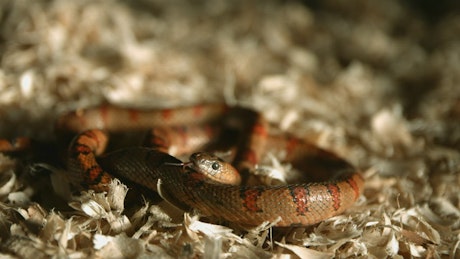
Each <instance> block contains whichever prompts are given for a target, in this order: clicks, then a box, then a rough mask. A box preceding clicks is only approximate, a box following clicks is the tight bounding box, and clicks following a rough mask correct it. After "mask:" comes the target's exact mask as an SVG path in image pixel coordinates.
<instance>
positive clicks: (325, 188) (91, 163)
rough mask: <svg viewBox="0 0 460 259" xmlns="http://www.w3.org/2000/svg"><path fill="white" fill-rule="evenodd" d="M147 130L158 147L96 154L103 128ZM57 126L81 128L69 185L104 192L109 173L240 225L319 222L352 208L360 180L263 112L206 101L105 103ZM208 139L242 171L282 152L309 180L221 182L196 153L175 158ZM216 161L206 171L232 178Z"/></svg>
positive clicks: (347, 167) (71, 149) (70, 164)
mask: <svg viewBox="0 0 460 259" xmlns="http://www.w3.org/2000/svg"><path fill="white" fill-rule="evenodd" d="M152 127H153V128H154V130H153V131H152V133H151V135H152V136H153V137H149V138H148V139H149V142H150V144H152V143H153V146H155V147H156V148H145V147H132V148H125V149H120V150H117V151H114V152H111V153H109V154H106V155H104V156H102V157H101V158H97V157H98V156H99V155H101V154H102V153H103V152H104V150H105V147H106V144H107V142H108V131H128V130H137V129H147V128H152ZM57 129H58V131H61V132H79V134H78V135H77V136H76V137H75V138H74V140H73V142H72V143H71V144H70V147H69V156H68V167H69V171H70V172H71V176H72V177H73V181H74V182H78V183H81V184H82V185H84V186H85V187H87V188H91V189H94V190H97V191H104V190H106V189H107V184H108V183H109V182H110V181H111V179H113V177H114V176H115V177H120V178H124V179H127V180H129V181H132V182H134V183H137V184H139V185H142V186H144V187H147V188H149V189H152V190H155V191H159V192H161V195H162V196H163V197H165V198H167V199H168V201H170V202H171V203H173V204H174V205H176V206H178V207H180V208H183V209H190V208H194V209H197V210H198V211H200V212H201V213H202V214H203V215H211V216H216V217H220V218H223V219H225V220H228V221H231V222H237V223H241V224H245V225H258V224H261V223H263V222H265V221H275V222H276V226H297V225H311V224H315V223H318V222H320V221H322V220H325V219H327V218H330V217H332V216H335V215H338V214H340V213H342V212H343V211H344V210H345V209H347V208H349V207H350V206H352V204H353V203H354V202H355V201H356V200H357V198H358V197H359V196H360V194H361V192H362V188H363V183H364V181H363V178H362V177H361V175H360V174H359V172H358V171H357V170H356V169H355V168H354V167H352V166H351V165H350V164H349V163H348V162H346V161H345V160H343V159H341V158H339V157H338V156H336V155H335V154H333V153H332V152H329V151H326V150H323V149H321V148H319V147H317V146H315V145H313V144H311V143H308V142H306V141H304V140H302V139H299V138H296V137H293V136H289V135H284V134H271V133H270V132H269V129H268V126H267V122H266V121H265V120H264V119H263V117H262V116H261V115H260V114H258V113H256V112H254V111H252V110H248V109H243V108H229V107H227V106H225V105H204V106H194V107H185V108H179V109H174V110H172V109H168V110H155V111H143V110H133V109H123V108H117V107H113V106H103V107H97V108H92V109H86V110H79V111H74V112H71V113H68V114H66V115H64V116H62V117H61V118H60V119H59V120H58V122H57ZM235 136H236V137H235ZM233 137H235V138H233ZM210 138H217V139H219V138H220V139H221V140H222V139H223V141H221V142H222V143H220V144H222V145H223V146H225V148H229V147H231V146H236V147H237V151H236V152H235V156H234V159H233V165H234V166H235V167H236V168H237V169H238V170H239V171H241V172H243V171H246V172H247V171H250V170H252V168H253V167H254V166H256V165H258V164H259V163H260V162H261V161H262V159H263V158H264V156H265V155H266V154H267V153H268V152H271V153H272V154H282V160H283V161H286V162H289V163H291V164H292V165H293V166H294V167H295V168H297V169H298V170H301V171H303V172H304V174H305V175H308V176H309V177H310V178H311V179H313V180H314V182H308V183H307V182H305V183H293V184H284V185H276V186H265V185H238V184H235V183H221V182H217V181H215V180H213V179H211V180H210V179H208V178H207V177H206V176H203V174H201V173H200V172H199V170H198V169H199V167H200V166H204V164H203V163H206V161H207V160H206V159H201V160H200V159H198V158H197V157H198V156H197V155H194V156H191V158H190V160H191V162H190V163H183V162H182V161H181V160H179V159H177V158H176V156H177V155H181V154H183V153H188V152H190V151H193V150H195V149H201V148H209V146H211V147H212V146H213V145H209V143H208V142H209V139H210ZM216 161H218V163H211V164H209V165H208V168H211V170H214V169H215V171H216V176H217V178H219V177H220V176H219V174H221V173H222V174H224V173H229V175H230V176H232V177H233V174H234V173H233V171H231V170H230V169H228V167H227V163H225V162H223V161H221V160H219V159H218V160H216ZM185 164H188V165H190V166H184V165H185ZM157 181H160V184H159V185H157ZM158 186H160V188H159V189H157V187H158Z"/></svg>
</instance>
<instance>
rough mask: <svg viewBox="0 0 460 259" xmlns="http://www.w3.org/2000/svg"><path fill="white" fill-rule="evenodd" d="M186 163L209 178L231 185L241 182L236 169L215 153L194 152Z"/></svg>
mask: <svg viewBox="0 0 460 259" xmlns="http://www.w3.org/2000/svg"><path fill="white" fill-rule="evenodd" d="M186 164H187V165H188V166H189V167H190V168H191V169H193V170H194V171H196V172H198V173H201V174H203V175H205V176H206V177H207V178H208V179H210V180H213V181H217V182H219V183H225V184H232V185H238V184H240V183H241V176H240V174H239V173H238V170H236V169H235V168H234V167H233V166H232V165H231V164H230V163H227V162H225V161H224V160H222V159H221V158H220V157H217V156H215V155H212V154H209V153H204V152H198V153H194V154H192V155H191V156H190V162H189V163H186Z"/></svg>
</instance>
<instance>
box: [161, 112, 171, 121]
mask: <svg viewBox="0 0 460 259" xmlns="http://www.w3.org/2000/svg"><path fill="white" fill-rule="evenodd" d="M173 114H174V111H173V110H171V109H165V110H163V111H162V112H161V116H162V117H163V119H164V120H166V121H168V120H170V119H171V117H172V116H173Z"/></svg>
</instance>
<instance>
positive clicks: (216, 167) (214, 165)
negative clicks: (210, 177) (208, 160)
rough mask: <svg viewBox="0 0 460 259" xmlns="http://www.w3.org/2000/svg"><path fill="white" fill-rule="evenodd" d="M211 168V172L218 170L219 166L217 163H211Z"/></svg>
mask: <svg viewBox="0 0 460 259" xmlns="http://www.w3.org/2000/svg"><path fill="white" fill-rule="evenodd" d="M211 167H212V169H213V170H219V168H220V164H219V163H218V162H214V163H212V165H211Z"/></svg>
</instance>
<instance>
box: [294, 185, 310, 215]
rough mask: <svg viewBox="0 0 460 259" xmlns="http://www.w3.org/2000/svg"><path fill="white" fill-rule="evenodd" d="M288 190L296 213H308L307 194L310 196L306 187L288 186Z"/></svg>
mask: <svg viewBox="0 0 460 259" xmlns="http://www.w3.org/2000/svg"><path fill="white" fill-rule="evenodd" d="M289 190H290V193H291V196H292V201H293V203H294V204H295V205H296V211H297V213H298V215H305V213H308V196H310V193H309V190H308V188H304V187H301V186H298V187H292V188H289Z"/></svg>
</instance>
